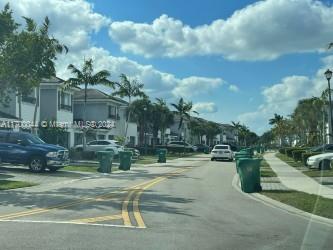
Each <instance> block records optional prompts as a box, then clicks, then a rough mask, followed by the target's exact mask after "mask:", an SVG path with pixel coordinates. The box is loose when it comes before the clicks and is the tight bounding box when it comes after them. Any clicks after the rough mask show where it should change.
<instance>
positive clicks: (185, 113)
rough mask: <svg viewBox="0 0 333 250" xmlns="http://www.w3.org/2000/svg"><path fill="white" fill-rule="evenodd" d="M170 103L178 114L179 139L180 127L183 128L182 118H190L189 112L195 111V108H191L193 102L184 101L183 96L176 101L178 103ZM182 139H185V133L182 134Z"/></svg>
mask: <svg viewBox="0 0 333 250" xmlns="http://www.w3.org/2000/svg"><path fill="white" fill-rule="evenodd" d="M171 105H172V106H173V107H174V108H175V109H176V113H177V115H178V116H179V125H178V130H179V139H181V129H182V128H183V123H184V120H190V118H191V115H190V113H191V112H193V113H196V114H198V112H196V111H195V110H193V104H192V102H185V101H184V99H183V97H181V98H180V99H179V101H178V103H171ZM184 141H185V134H184Z"/></svg>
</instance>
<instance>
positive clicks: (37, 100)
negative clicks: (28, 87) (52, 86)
mask: <svg viewBox="0 0 333 250" xmlns="http://www.w3.org/2000/svg"><path fill="white" fill-rule="evenodd" d="M36 91H37V94H36V103H35V109H34V121H33V128H32V133H33V134H35V135H37V128H38V126H37V124H36V120H37V110H38V106H39V91H40V88H39V86H38V87H36Z"/></svg>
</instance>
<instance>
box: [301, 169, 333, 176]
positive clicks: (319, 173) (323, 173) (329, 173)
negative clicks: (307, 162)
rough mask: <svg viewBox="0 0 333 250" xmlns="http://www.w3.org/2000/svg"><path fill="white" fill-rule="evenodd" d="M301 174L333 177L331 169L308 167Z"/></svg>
mask: <svg viewBox="0 0 333 250" xmlns="http://www.w3.org/2000/svg"><path fill="white" fill-rule="evenodd" d="M303 174H306V175H307V176H309V177H333V169H331V170H322V171H320V170H318V169H310V170H307V171H303Z"/></svg>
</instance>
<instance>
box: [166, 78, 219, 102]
mask: <svg viewBox="0 0 333 250" xmlns="http://www.w3.org/2000/svg"><path fill="white" fill-rule="evenodd" d="M223 83H224V82H223V80H222V79H220V78H206V77H193V76H192V77H188V78H184V79H182V80H181V81H180V82H179V84H178V86H177V87H175V88H174V89H173V91H172V93H173V94H174V95H175V96H177V97H184V96H186V97H191V96H195V95H199V94H202V93H207V92H210V91H211V92H212V91H214V89H216V88H217V87H219V86H221V85H222V84H223Z"/></svg>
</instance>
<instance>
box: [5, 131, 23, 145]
mask: <svg viewBox="0 0 333 250" xmlns="http://www.w3.org/2000/svg"><path fill="white" fill-rule="evenodd" d="M24 139H25V138H24V137H23V136H22V135H20V134H15V133H11V134H9V138H8V143H12V144H18V143H19V141H23V140H24Z"/></svg>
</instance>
